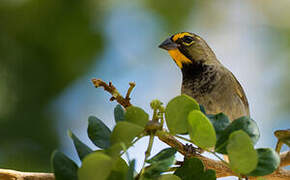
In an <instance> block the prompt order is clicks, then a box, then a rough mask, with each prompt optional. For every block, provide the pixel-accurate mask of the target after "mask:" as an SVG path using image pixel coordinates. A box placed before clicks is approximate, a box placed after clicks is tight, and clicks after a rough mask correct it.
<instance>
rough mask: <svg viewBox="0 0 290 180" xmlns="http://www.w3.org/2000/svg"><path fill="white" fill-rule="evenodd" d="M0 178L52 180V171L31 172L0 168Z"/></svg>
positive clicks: (5, 179)
mask: <svg viewBox="0 0 290 180" xmlns="http://www.w3.org/2000/svg"><path fill="white" fill-rule="evenodd" d="M0 179H2V180H54V175H53V173H32V172H20V171H15V170H8V169H0Z"/></svg>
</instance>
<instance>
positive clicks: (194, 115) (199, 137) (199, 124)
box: [188, 110, 216, 149]
mask: <svg viewBox="0 0 290 180" xmlns="http://www.w3.org/2000/svg"><path fill="white" fill-rule="evenodd" d="M188 124H189V128H188V131H189V136H190V139H191V140H192V141H193V142H194V143H195V144H196V145H197V146H198V147H201V148H203V149H207V148H210V147H214V145H215V144H216V135H215V130H214V127H213V125H212V124H211V122H210V120H209V119H208V118H207V117H206V116H205V115H204V114H203V113H202V112H201V111H199V110H193V111H191V112H190V113H189V115H188Z"/></svg>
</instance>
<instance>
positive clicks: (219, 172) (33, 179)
mask: <svg viewBox="0 0 290 180" xmlns="http://www.w3.org/2000/svg"><path fill="white" fill-rule="evenodd" d="M92 82H93V84H94V85H95V87H96V88H98V87H103V88H104V90H105V91H107V92H109V93H110V94H111V95H112V98H111V100H116V101H117V102H118V103H119V104H121V105H122V106H123V107H125V108H127V107H129V106H132V105H131V103H130V97H129V96H130V94H131V92H132V89H133V88H134V86H135V84H134V85H133V84H130V87H129V89H128V91H127V94H126V98H124V97H123V96H122V95H121V94H120V93H119V92H118V91H117V89H116V88H115V87H114V86H113V85H112V83H109V84H107V83H105V82H104V81H102V80H100V79H98V80H97V79H93V80H92ZM288 131H289V130H288ZM276 134H277V133H276ZM276 134H275V135H276ZM155 135H156V136H157V137H158V138H159V139H160V140H161V141H162V142H164V143H165V144H167V145H169V146H171V147H173V148H175V149H176V150H177V151H178V152H179V153H181V154H183V155H184V156H188V155H189V154H188V149H186V146H184V144H182V143H181V142H180V141H178V140H177V139H176V138H175V137H174V136H172V135H170V134H169V133H166V132H165V130H163V131H162V130H159V129H158V130H157V131H156V134H155ZM190 155H191V156H192V157H197V158H199V159H200V160H202V161H203V163H204V165H205V167H206V168H208V169H213V170H215V171H216V176H217V177H226V176H236V174H235V173H234V172H233V171H232V170H231V169H230V168H229V167H227V166H226V165H225V164H224V163H223V162H221V161H217V160H213V159H210V158H207V157H204V156H202V155H200V154H198V153H193V154H190ZM280 159H281V163H280V168H278V169H277V170H276V171H275V172H273V173H272V174H269V175H267V176H264V177H265V178H266V179H267V180H289V179H290V171H289V170H284V169H282V168H281V167H285V166H288V165H290V151H287V152H283V153H281V154H280ZM0 179H1V180H2V179H3V180H6V179H7V180H10V179H15V180H54V179H55V178H54V175H53V174H52V173H30V172H20V171H14V170H7V169H0ZM249 179H250V180H255V179H257V178H256V177H249Z"/></svg>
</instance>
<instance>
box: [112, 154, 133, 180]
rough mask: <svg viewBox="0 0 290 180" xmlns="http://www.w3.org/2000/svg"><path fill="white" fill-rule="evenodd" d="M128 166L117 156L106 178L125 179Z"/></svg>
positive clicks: (113, 179)
mask: <svg viewBox="0 0 290 180" xmlns="http://www.w3.org/2000/svg"><path fill="white" fill-rule="evenodd" d="M128 170H129V167H128V165H127V163H126V161H124V159H122V158H121V157H118V158H117V159H116V160H115V161H114V164H113V169H112V171H111V173H110V175H109V177H108V178H107V179H108V180H125V179H126V176H127V172H128Z"/></svg>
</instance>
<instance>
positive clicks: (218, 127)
mask: <svg viewBox="0 0 290 180" xmlns="http://www.w3.org/2000/svg"><path fill="white" fill-rule="evenodd" d="M207 117H208V118H209V119H210V121H211V123H212V125H213V127H214V129H215V132H216V136H217V139H219V137H220V136H221V134H222V132H223V131H224V130H225V129H226V128H227V127H228V126H229V125H230V123H231V122H230V120H229V118H228V117H227V116H226V115H225V114H224V113H219V114H215V115H213V114H208V115H207Z"/></svg>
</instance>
